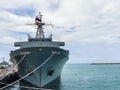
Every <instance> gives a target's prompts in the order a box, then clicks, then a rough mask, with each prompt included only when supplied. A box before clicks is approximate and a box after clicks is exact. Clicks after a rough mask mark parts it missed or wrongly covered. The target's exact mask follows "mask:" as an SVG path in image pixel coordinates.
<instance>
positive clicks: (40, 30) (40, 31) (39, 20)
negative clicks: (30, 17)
mask: <svg viewBox="0 0 120 90" xmlns="http://www.w3.org/2000/svg"><path fill="white" fill-rule="evenodd" d="M42 16H43V15H42V14H41V12H39V15H38V16H36V18H35V25H37V32H36V38H45V35H44V31H43V27H42V26H43V25H45V23H42Z"/></svg>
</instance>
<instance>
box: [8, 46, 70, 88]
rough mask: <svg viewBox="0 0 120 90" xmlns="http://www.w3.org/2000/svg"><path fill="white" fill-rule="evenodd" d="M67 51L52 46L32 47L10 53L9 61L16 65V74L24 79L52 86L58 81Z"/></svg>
mask: <svg viewBox="0 0 120 90" xmlns="http://www.w3.org/2000/svg"><path fill="white" fill-rule="evenodd" d="M68 54H69V52H68V51H66V50H64V49H60V48H54V47H32V48H23V49H18V50H15V51H13V52H11V53H10V56H11V61H12V62H13V63H14V64H15V65H17V64H18V66H17V68H18V74H19V76H20V77H21V78H22V77H24V76H25V75H27V74H28V73H31V72H32V71H33V70H35V69H36V68H38V67H39V68H38V69H37V70H35V71H34V72H33V73H31V74H30V75H28V76H27V77H26V78H24V80H25V81H27V82H29V83H31V84H33V85H35V86H37V87H42V88H54V87H55V86H56V85H57V84H58V83H59V81H60V76H61V71H62V68H63V66H64V64H65V62H66V61H67V60H68Z"/></svg>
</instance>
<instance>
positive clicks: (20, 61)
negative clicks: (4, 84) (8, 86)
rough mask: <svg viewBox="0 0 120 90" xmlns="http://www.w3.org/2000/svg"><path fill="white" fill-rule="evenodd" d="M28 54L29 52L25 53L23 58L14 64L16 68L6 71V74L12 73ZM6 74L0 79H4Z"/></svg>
mask: <svg viewBox="0 0 120 90" xmlns="http://www.w3.org/2000/svg"><path fill="white" fill-rule="evenodd" d="M26 55H27V54H25V55H24V56H23V57H22V58H21V60H20V61H19V62H18V63H17V64H16V65H15V66H14V68H13V69H12V70H10V71H8V72H7V73H6V75H8V74H9V73H11V72H12V71H13V70H14V69H15V68H17V66H18V65H19V64H20V63H21V62H22V61H23V60H24V58H25V57H26ZM6 75H5V76H3V77H2V78H0V80H2V79H3V78H5V77H6Z"/></svg>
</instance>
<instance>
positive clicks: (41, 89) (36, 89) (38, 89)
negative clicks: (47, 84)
mask: <svg viewBox="0 0 120 90" xmlns="http://www.w3.org/2000/svg"><path fill="white" fill-rule="evenodd" d="M0 84H4V85H8V84H7V83H3V82H0ZM11 86H12V87H16V88H18V87H19V88H26V89H32V90H52V89H43V88H36V87H29V86H20V85H19V86H16V85H11Z"/></svg>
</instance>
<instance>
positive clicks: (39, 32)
mask: <svg viewBox="0 0 120 90" xmlns="http://www.w3.org/2000/svg"><path fill="white" fill-rule="evenodd" d="M42 16H43V15H42V14H41V12H39V15H37V16H36V18H35V23H34V24H33V23H31V24H30V23H28V24H26V25H36V26H37V31H36V38H45V35H44V31H43V26H46V25H47V26H51V27H53V25H52V24H46V23H43V22H42ZM28 37H29V38H30V37H31V36H30V35H29V34H28ZM49 37H50V38H52V35H50V36H49Z"/></svg>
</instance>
